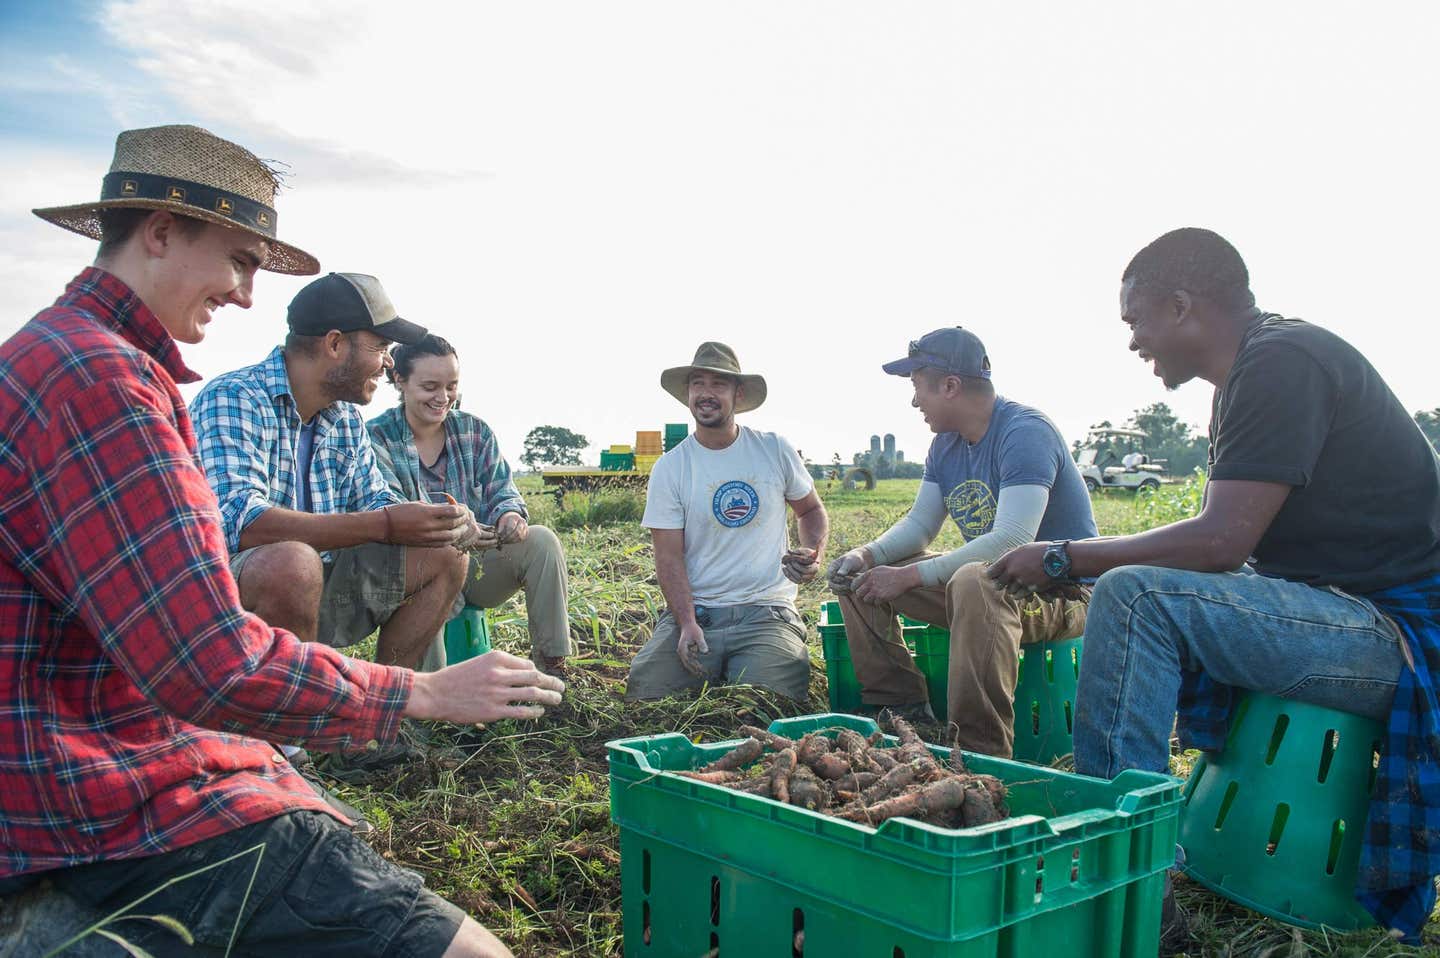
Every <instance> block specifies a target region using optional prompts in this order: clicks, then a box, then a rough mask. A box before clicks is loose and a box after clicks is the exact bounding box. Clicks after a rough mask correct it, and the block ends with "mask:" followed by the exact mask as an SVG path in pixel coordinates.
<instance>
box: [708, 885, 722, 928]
mask: <svg viewBox="0 0 1440 958" xmlns="http://www.w3.org/2000/svg"><path fill="white" fill-rule="evenodd" d="M710 924H712V925H714V926H715V927H717V928H718V927H719V926H720V876H719V875H711V876H710Z"/></svg>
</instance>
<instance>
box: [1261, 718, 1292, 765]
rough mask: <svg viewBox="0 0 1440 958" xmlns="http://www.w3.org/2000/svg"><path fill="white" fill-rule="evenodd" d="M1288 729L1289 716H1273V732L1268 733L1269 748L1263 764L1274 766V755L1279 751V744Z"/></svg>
mask: <svg viewBox="0 0 1440 958" xmlns="http://www.w3.org/2000/svg"><path fill="white" fill-rule="evenodd" d="M1289 727H1290V716H1288V715H1286V714H1285V713H1283V712H1282V713H1280V714H1279V715H1277V716H1275V731H1273V732H1271V733H1270V748H1269V750H1268V751H1266V752H1265V764H1266V765H1274V764H1275V755H1276V754H1277V753H1278V752H1279V751H1280V743H1281V742H1282V741H1284V740H1285V730H1286V729H1288V728H1289Z"/></svg>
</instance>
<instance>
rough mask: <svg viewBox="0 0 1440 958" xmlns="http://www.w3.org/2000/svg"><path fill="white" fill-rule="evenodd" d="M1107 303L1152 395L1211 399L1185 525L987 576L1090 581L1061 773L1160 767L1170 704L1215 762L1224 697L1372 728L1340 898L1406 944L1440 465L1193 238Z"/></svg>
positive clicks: (1430, 803) (1427, 717)
mask: <svg viewBox="0 0 1440 958" xmlns="http://www.w3.org/2000/svg"><path fill="white" fill-rule="evenodd" d="M1120 307H1121V319H1122V320H1123V321H1124V322H1125V324H1126V325H1127V326H1128V327H1129V330H1130V348H1131V349H1132V350H1134V351H1135V352H1137V353H1139V354H1140V358H1141V359H1143V360H1147V361H1150V362H1152V363H1153V364H1154V372H1155V375H1156V376H1158V377H1160V379H1161V380H1162V381H1163V382H1164V383H1165V385H1166V386H1167V387H1169V388H1172V389H1173V388H1175V387H1177V386H1180V385H1181V384H1183V383H1186V382H1188V381H1190V380H1191V379H1195V378H1199V379H1204V380H1205V381H1207V382H1209V383H1210V384H1211V385H1213V386H1214V387H1215V395H1214V401H1213V409H1212V418H1211V422H1210V470H1209V483H1208V485H1207V487H1206V490H1205V504H1204V507H1203V508H1202V509H1201V511H1200V514H1199V515H1198V516H1196V517H1194V518H1193V519H1186V520H1184V521H1182V522H1176V523H1172V524H1170V525H1168V526H1164V527H1162V528H1159V529H1153V530H1151V531H1149V532H1143V533H1140V534H1138V535H1131V536H1119V537H1116V538H1112V539H1091V540H1087V541H1083V542H1074V543H1064V542H1058V543H1047V542H1038V543H1034V544H1032V545H1027V546H1022V547H1020V548H1019V549H1015V550H1013V551H1011V552H1009V553H1007V554H1006V555H1005V556H1003V557H1002V558H1001V559H1000V560H998V561H997V562H996V563H995V564H994V566H992V567H991V576H992V578H993V579H994V580H995V581H996V582H997V584H999V585H1000V586H1002V587H1006V588H1010V589H1015V590H1026V589H1033V588H1036V587H1043V586H1045V585H1047V584H1049V583H1052V582H1054V581H1055V580H1057V579H1064V578H1067V577H1077V578H1084V577H1090V576H1099V577H1100V578H1099V581H1098V582H1097V583H1096V584H1095V590H1094V593H1093V595H1092V597H1091V600H1090V610H1089V617H1088V621H1087V623H1086V628H1085V657H1084V663H1083V665H1082V666H1081V669H1080V686H1079V690H1078V694H1077V701H1076V703H1075V766H1076V769H1077V770H1078V771H1080V772H1084V773H1086V774H1089V775H1098V776H1101V777H1103V778H1110V777H1112V776H1114V775H1116V774H1118V773H1119V772H1121V771H1122V770H1124V769H1127V768H1142V769H1150V770H1166V769H1167V768H1168V763H1169V757H1170V731H1171V724H1172V718H1173V716H1174V715H1175V714H1176V708H1177V704H1178V706H1179V730H1180V737H1181V742H1182V744H1185V745H1186V746H1187V747H1195V748H1201V749H1207V750H1218V749H1220V748H1222V747H1223V745H1224V741H1225V731H1226V728H1227V724H1228V718H1229V705H1230V703H1231V701H1232V700H1233V699H1234V697H1233V696H1232V695H1231V694H1230V691H1231V690H1232V689H1250V690H1253V691H1257V692H1263V693H1267V694H1270V695H1277V696H1281V697H1284V698H1291V699H1295V700H1297V701H1302V702H1310V703H1313V704H1316V705H1321V706H1325V707H1328V708H1334V709H1341V710H1344V711H1347V712H1352V713H1355V714H1358V715H1364V716H1366V717H1369V718H1372V719H1376V720H1378V721H1381V722H1385V723H1387V731H1386V738H1385V742H1384V743H1383V749H1382V758H1381V761H1380V767H1379V769H1378V771H1377V776H1376V787H1375V790H1374V792H1373V793H1372V795H1371V804H1370V815H1369V819H1368V822H1367V825H1366V834H1365V842H1364V845H1363V846H1362V849H1361V858H1360V874H1359V887H1358V888H1357V889H1356V897H1357V898H1358V899H1359V901H1360V902H1361V904H1363V905H1364V906H1365V907H1366V908H1368V909H1369V910H1370V912H1371V914H1373V915H1374V916H1375V919H1376V921H1377V922H1379V923H1380V924H1381V925H1382V927H1386V928H1397V929H1399V930H1400V931H1401V932H1402V933H1403V934H1404V935H1406V936H1407V937H1408V938H1409V939H1410V940H1416V939H1415V936H1416V934H1417V932H1418V930H1419V928H1420V926H1421V925H1423V924H1424V922H1425V920H1426V918H1427V917H1428V916H1429V914H1430V909H1431V907H1432V906H1433V905H1434V903H1435V886H1434V884H1433V881H1432V879H1433V877H1434V876H1435V875H1436V874H1440V845H1437V844H1436V843H1435V842H1434V841H1433V839H1432V837H1431V836H1433V835H1434V834H1435V832H1436V830H1437V829H1440V702H1437V697H1436V690H1435V685H1436V683H1435V678H1436V676H1440V461H1437V459H1436V456H1435V452H1434V450H1433V449H1431V447H1430V444H1429V442H1427V441H1426V439H1425V436H1424V435H1423V434H1422V433H1421V432H1420V430H1419V429H1418V428H1417V427H1416V425H1415V422H1414V420H1413V419H1412V418H1411V417H1410V414H1409V413H1408V412H1407V411H1406V409H1405V407H1404V406H1402V405H1401V404H1400V401H1399V400H1398V399H1397V398H1396V397H1395V394H1394V393H1392V392H1391V391H1390V388H1389V387H1388V386H1387V385H1386V384H1385V381H1384V380H1383V379H1382V378H1381V377H1380V374H1379V373H1378V372H1376V371H1375V368H1374V367H1373V366H1371V365H1370V363H1369V362H1368V361H1366V359H1365V357H1364V356H1362V355H1360V353H1359V352H1357V351H1356V350H1355V348H1354V347H1353V346H1351V345H1350V344H1349V343H1346V342H1345V341H1344V340H1342V339H1341V338H1340V337H1338V336H1336V335H1335V334H1333V333H1330V332H1328V331H1326V330H1324V329H1321V328H1320V327H1318V326H1312V325H1310V324H1309V323H1305V322H1302V321H1300V320H1297V319H1287V318H1285V317H1283V316H1278V315H1276V314H1274V313H1266V312H1262V311H1261V310H1260V309H1258V308H1257V307H1256V305H1255V297H1254V295H1253V294H1252V293H1251V292H1250V276H1249V272H1248V271H1247V270H1246V268H1245V263H1244V261H1243V260H1241V258H1240V254H1239V253H1238V252H1236V250H1235V248H1234V247H1232V246H1231V245H1230V244H1229V243H1227V242H1226V241H1225V240H1224V239H1223V238H1221V237H1220V236H1218V235H1216V234H1215V233H1212V232H1210V231H1209V230H1202V229H1193V228H1191V229H1180V230H1175V231H1173V232H1170V233H1167V234H1165V235H1164V236H1161V237H1160V238H1159V239H1157V240H1155V241H1154V242H1153V243H1151V244H1150V245H1149V246H1147V247H1145V248H1144V249H1143V250H1141V251H1140V252H1139V253H1137V254H1136V255H1135V257H1134V259H1133V260H1131V262H1130V265H1129V266H1128V267H1127V268H1126V270H1125V273H1124V275H1123V277H1122V279H1121V289H1120Z"/></svg>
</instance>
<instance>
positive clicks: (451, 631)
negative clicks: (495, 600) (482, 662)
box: [445, 605, 490, 665]
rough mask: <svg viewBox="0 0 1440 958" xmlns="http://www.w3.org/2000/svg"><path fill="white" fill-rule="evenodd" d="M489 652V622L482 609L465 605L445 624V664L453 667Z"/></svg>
mask: <svg viewBox="0 0 1440 958" xmlns="http://www.w3.org/2000/svg"><path fill="white" fill-rule="evenodd" d="M489 651H490V620H489V618H488V617H487V615H486V612H485V610H484V609H479V608H476V607H475V606H473V605H467V606H466V607H465V608H464V609H462V610H461V611H460V614H459V615H457V616H455V618H453V619H451V620H450V621H449V622H446V623H445V662H446V663H447V664H448V665H454V664H455V663H456V662H464V661H465V660H466V659H473V658H475V656H477V655H484V654H485V653H486V652H489Z"/></svg>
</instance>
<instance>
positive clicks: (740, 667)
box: [625, 605, 810, 701]
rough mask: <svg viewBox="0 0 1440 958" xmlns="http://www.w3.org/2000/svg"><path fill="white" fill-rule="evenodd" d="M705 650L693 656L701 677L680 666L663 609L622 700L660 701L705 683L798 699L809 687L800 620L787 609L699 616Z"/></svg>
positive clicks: (742, 608)
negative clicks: (763, 690) (751, 688)
mask: <svg viewBox="0 0 1440 958" xmlns="http://www.w3.org/2000/svg"><path fill="white" fill-rule="evenodd" d="M702 615H703V621H701V623H700V628H701V630H702V631H703V632H704V633H705V644H706V645H707V646H709V648H710V651H709V652H702V653H700V655H699V656H698V658H699V662H700V668H701V670H702V671H703V672H704V673H705V675H704V677H701V676H698V675H693V674H691V673H690V672H689V671H688V670H687V669H686V668H685V666H683V665H681V664H680V653H679V642H680V623H678V622H677V621H676V620H675V617H674V616H673V615H671V614H670V611H669V610H668V609H666V610H665V611H663V612H661V613H660V618H659V620H657V621H656V623H655V632H654V634H653V635H651V637H650V641H649V642H646V643H645V646H644V648H642V649H641V650H640V651H639V652H637V653H636V654H635V660H634V661H633V662H631V663H630V675H629V677H628V678H627V679H626V680H625V698H626V699H628V700H630V701H635V700H637V699H659V698H664V697H665V696H667V695H675V694H677V693H679V692H684V691H687V690H690V689H698V688H700V687H701V686H702V685H704V684H705V683H706V682H709V683H711V684H720V683H745V684H747V685H758V686H761V687H763V688H767V689H771V690H773V691H775V692H779V693H780V694H781V695H784V696H787V697H789V698H792V699H803V698H804V697H805V695H806V693H807V692H808V691H809V688H810V652H809V650H808V649H807V648H806V646H805V621H804V620H803V619H801V618H800V613H798V612H796V611H795V608H794V607H793V606H790V605H732V606H726V607H723V608H708V609H705V610H704V612H703V614H702Z"/></svg>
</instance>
